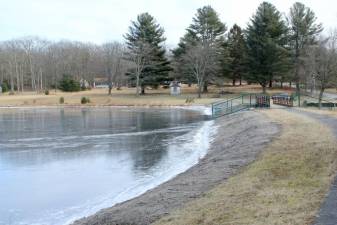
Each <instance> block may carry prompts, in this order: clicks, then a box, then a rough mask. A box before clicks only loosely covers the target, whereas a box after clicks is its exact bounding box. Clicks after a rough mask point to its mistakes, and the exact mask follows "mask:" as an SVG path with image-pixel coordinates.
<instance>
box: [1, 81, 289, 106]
mask: <svg viewBox="0 0 337 225" xmlns="http://www.w3.org/2000/svg"><path fill="white" fill-rule="evenodd" d="M282 91H284V90H280V89H271V90H269V92H270V93H273V92H282ZM135 92H136V90H135V88H122V90H113V91H112V94H111V95H110V96H109V95H108V90H107V89H93V90H90V91H81V92H73V93H65V92H61V91H56V92H55V91H54V90H50V91H49V95H45V94H44V93H35V92H25V93H16V94H15V95H9V94H8V93H7V94H3V95H0V106H58V105H60V103H59V100H60V98H61V97H63V98H64V104H62V105H81V98H82V97H87V98H89V99H90V103H89V104H88V105H92V106H100V105H107V106H184V105H207V104H210V103H212V102H215V101H218V100H223V99H228V98H231V97H233V96H235V95H237V94H239V93H241V92H254V93H256V92H261V87H259V86H258V85H243V86H236V87H231V86H228V87H223V88H220V87H214V86H210V87H209V92H208V93H206V94H203V95H202V98H201V99H198V98H197V88H196V87H195V86H194V87H193V86H192V87H184V88H183V89H182V95H179V96H171V95H170V91H169V90H168V89H162V88H160V89H153V90H146V95H142V96H138V97H136V96H135ZM221 92H225V93H226V94H224V95H220V94H219V93H221ZM187 99H192V101H191V102H186V100H187Z"/></svg>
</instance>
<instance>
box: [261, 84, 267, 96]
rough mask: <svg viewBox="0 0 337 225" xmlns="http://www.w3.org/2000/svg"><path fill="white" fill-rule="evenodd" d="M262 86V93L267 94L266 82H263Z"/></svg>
mask: <svg viewBox="0 0 337 225" xmlns="http://www.w3.org/2000/svg"><path fill="white" fill-rule="evenodd" d="M261 86H262V93H263V94H266V93H267V91H266V90H267V87H266V84H263V85H261Z"/></svg>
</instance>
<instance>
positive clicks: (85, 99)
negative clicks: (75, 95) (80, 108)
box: [81, 97, 90, 104]
mask: <svg viewBox="0 0 337 225" xmlns="http://www.w3.org/2000/svg"><path fill="white" fill-rule="evenodd" d="M87 103H90V99H89V98H87V97H82V98H81V104H87Z"/></svg>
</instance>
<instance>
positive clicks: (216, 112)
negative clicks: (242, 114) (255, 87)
mask: <svg viewBox="0 0 337 225" xmlns="http://www.w3.org/2000/svg"><path fill="white" fill-rule="evenodd" d="M257 96H261V95H259V94H241V95H240V96H238V97H235V98H231V99H228V100H223V101H217V102H214V103H212V116H213V117H214V118H216V117H220V116H224V115H228V114H232V113H235V112H238V111H241V110H245V109H248V108H252V107H270V97H269V96H265V97H266V101H265V102H257V101H260V100H257V99H260V98H257Z"/></svg>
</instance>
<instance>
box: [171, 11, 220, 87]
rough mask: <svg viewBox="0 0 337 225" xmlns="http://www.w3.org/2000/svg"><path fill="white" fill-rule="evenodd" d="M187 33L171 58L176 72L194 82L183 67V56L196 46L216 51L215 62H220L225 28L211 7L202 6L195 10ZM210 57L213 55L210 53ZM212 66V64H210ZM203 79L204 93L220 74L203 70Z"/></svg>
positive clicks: (207, 69)
mask: <svg viewBox="0 0 337 225" xmlns="http://www.w3.org/2000/svg"><path fill="white" fill-rule="evenodd" d="M186 31H187V33H186V34H185V35H184V37H183V38H181V40H180V43H179V44H178V47H177V48H176V49H175V50H173V56H174V59H175V63H176V72H178V73H179V74H181V75H182V76H183V77H185V79H186V80H188V81H190V82H195V81H196V78H195V76H193V72H191V71H190V69H188V67H186V66H185V63H186V62H184V58H186V57H184V55H185V54H187V51H188V50H189V48H193V46H194V47H196V46H198V48H199V50H200V48H204V49H207V51H208V52H213V51H210V48H214V49H217V51H218V56H219V57H217V58H214V60H215V61H219V62H220V60H221V56H220V54H221V45H222V44H223V41H224V33H225V31H226V26H225V24H223V23H222V22H221V20H220V18H219V15H218V14H217V12H216V11H215V10H214V9H213V8H212V7H211V6H204V7H202V8H200V9H198V10H197V13H196V16H195V17H194V18H193V23H192V24H191V25H190V26H189V27H188V28H187V29H186ZM212 56H214V54H213V53H212ZM212 65H214V64H212ZM205 69H206V71H205V77H204V79H203V84H202V85H203V88H204V91H205V92H206V91H207V84H208V82H210V81H211V80H212V78H213V77H214V76H215V75H218V74H220V72H219V70H216V69H215V68H214V66H213V68H210V67H209V68H205Z"/></svg>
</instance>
